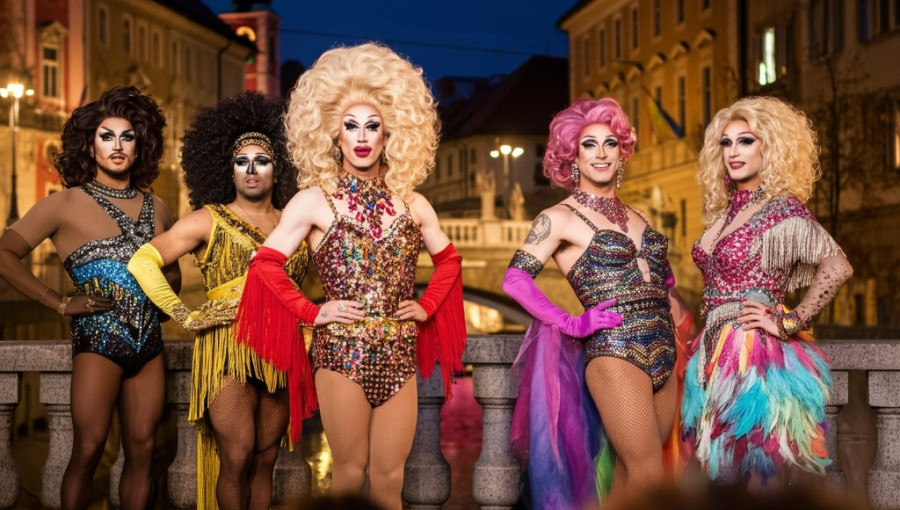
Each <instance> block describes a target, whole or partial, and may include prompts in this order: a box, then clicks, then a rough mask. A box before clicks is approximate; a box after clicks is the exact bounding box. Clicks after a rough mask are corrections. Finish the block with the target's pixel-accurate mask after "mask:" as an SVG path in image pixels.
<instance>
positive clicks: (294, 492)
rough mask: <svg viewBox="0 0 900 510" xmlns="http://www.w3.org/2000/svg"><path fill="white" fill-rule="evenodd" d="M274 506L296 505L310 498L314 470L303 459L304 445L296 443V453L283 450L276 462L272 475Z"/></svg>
mask: <svg viewBox="0 0 900 510" xmlns="http://www.w3.org/2000/svg"><path fill="white" fill-rule="evenodd" d="M272 476H273V478H274V480H273V484H274V485H273V486H272V504H273V505H274V506H285V505H286V506H290V505H295V504H296V503H297V501H298V500H300V499H302V498H305V497H306V496H309V492H310V488H311V487H312V468H310V467H309V462H306V459H305V458H303V444H302V443H301V442H299V441H298V442H296V443H294V451H290V450H289V449H287V448H282V449H280V450H279V451H278V460H276V461H275V472H274V474H273V475H272Z"/></svg>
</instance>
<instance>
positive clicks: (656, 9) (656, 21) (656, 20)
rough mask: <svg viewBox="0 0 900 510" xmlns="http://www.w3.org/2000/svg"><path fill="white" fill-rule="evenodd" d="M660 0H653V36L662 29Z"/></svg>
mask: <svg viewBox="0 0 900 510" xmlns="http://www.w3.org/2000/svg"><path fill="white" fill-rule="evenodd" d="M661 24H662V0H653V37H656V36H658V35H659V34H660V32H661V30H662V26H661Z"/></svg>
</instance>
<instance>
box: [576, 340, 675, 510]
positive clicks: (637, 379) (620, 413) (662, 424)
mask: <svg viewBox="0 0 900 510" xmlns="http://www.w3.org/2000/svg"><path fill="white" fill-rule="evenodd" d="M585 379H586V381H587V386H588V390H589V391H590V393H591V397H592V398H593V399H594V403H595V404H596V405H597V409H598V410H599V411H600V417H601V419H602V420H603V426H604V428H605V429H606V433H607V435H608V436H609V439H610V442H611V443H612V446H613V448H614V449H615V450H616V455H617V459H616V469H615V472H614V474H613V483H612V487H611V488H610V494H609V498H608V500H607V501H606V503H607V505H608V506H609V507H610V508H615V507H616V506H617V505H619V504H621V503H622V502H623V501H625V500H627V499H628V498H629V497H632V496H634V495H635V494H638V493H639V492H640V491H641V490H642V489H644V488H646V487H649V486H652V485H654V484H656V483H659V482H661V481H662V480H663V458H662V443H663V439H664V437H665V436H667V435H668V433H669V429H671V426H672V420H673V419H674V418H673V416H665V417H660V416H657V409H660V410H666V409H671V411H672V413H674V409H675V407H674V405H675V404H674V403H673V402H668V401H667V398H668V399H674V397H675V391H674V390H675V383H674V378H670V379H669V381H667V382H666V386H664V387H663V388H662V389H661V390H660V391H659V392H658V393H657V396H659V398H656V396H654V394H653V385H652V383H651V381H650V378H649V377H648V376H647V374H646V373H644V372H643V371H642V370H641V369H639V368H637V367H636V366H634V365H632V364H631V363H629V362H627V361H625V360H621V359H617V358H609V357H600V358H594V359H592V360H591V361H590V362H589V363H588V366H587V369H586V372H585ZM666 395H670V396H669V397H666ZM666 424H667V425H668V426H666Z"/></svg>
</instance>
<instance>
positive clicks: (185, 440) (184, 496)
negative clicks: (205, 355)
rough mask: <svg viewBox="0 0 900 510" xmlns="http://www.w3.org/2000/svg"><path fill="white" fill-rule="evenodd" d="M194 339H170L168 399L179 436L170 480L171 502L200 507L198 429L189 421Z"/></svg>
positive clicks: (169, 470)
mask: <svg viewBox="0 0 900 510" xmlns="http://www.w3.org/2000/svg"><path fill="white" fill-rule="evenodd" d="M193 347H194V342H193V341H192V340H167V341H166V400H167V401H168V403H169V405H171V406H172V407H173V408H174V409H175V414H176V416H177V425H176V426H177V428H178V433H177V434H178V435H177V437H178V439H177V447H176V452H175V460H173V461H172V464H171V465H169V469H168V476H167V482H166V491H167V492H168V500H169V504H171V505H172V507H174V508H196V507H197V429H196V428H194V426H193V425H191V424H190V423H188V407H189V405H188V404H189V402H190V398H191V357H192V355H193Z"/></svg>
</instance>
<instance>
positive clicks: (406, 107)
mask: <svg viewBox="0 0 900 510" xmlns="http://www.w3.org/2000/svg"><path fill="white" fill-rule="evenodd" d="M356 104H368V105H371V106H373V107H375V108H376V109H377V110H378V112H379V113H380V114H381V118H382V121H383V123H384V132H385V147H384V156H383V159H382V175H383V176H384V181H385V184H386V185H387V186H388V188H389V189H390V190H391V192H392V193H393V194H395V195H397V196H399V197H400V198H401V199H404V200H406V199H408V198H409V195H410V193H412V191H413V190H414V189H415V187H416V186H418V185H419V184H421V183H422V182H423V181H424V180H425V178H426V177H427V176H428V173H429V172H430V171H431V170H432V169H433V168H434V155H435V152H436V151H437V145H438V137H439V120H438V117H437V112H436V111H435V103H434V98H433V96H432V94H431V90H430V89H429V88H428V85H426V83H425V80H424V79H423V78H422V69H421V68H419V67H414V66H413V65H412V64H411V63H410V62H409V61H407V60H406V59H404V58H403V57H400V56H399V55H397V54H396V53H394V52H393V51H392V50H391V49H390V48H387V47H385V46H382V45H380V44H376V43H367V44H362V45H359V46H353V47H339V48H334V49H331V50H328V51H326V52H325V53H323V54H322V55H321V56H320V57H319V59H318V60H317V61H316V63H315V64H314V65H313V67H312V68H311V69H309V70H308V71H306V72H305V73H303V74H302V75H301V76H300V79H299V80H297V85H296V86H295V87H294V90H293V91H292V92H291V98H290V106H289V107H288V113H287V116H286V117H285V127H286V130H287V136H288V151H289V152H290V154H291V157H292V158H293V160H294V163H295V164H296V165H297V167H298V168H299V169H300V174H299V176H298V184H299V186H300V189H305V188H309V187H312V186H319V187H321V188H322V189H323V190H325V191H326V192H329V193H333V192H334V191H335V189H336V185H337V181H338V179H339V177H340V175H341V162H340V161H338V160H337V159H336V158H335V157H334V149H335V146H336V144H337V140H338V136H339V131H340V127H341V117H342V115H343V113H344V112H345V111H346V110H347V108H349V107H350V106H353V105H356Z"/></svg>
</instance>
